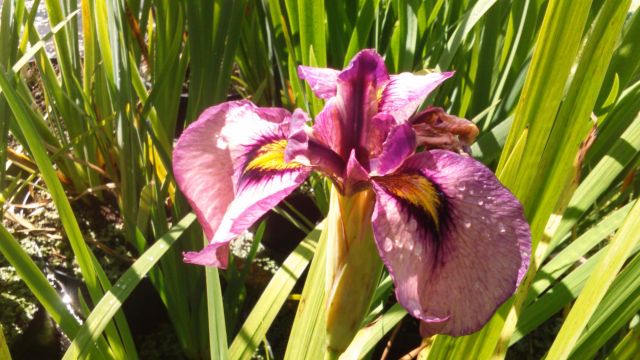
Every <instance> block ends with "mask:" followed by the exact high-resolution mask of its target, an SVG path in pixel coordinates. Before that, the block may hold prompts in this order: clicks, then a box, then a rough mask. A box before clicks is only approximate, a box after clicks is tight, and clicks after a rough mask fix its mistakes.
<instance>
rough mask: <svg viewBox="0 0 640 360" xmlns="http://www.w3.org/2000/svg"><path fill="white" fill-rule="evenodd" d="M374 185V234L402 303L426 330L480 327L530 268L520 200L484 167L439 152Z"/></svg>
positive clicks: (421, 156) (459, 330) (422, 156)
mask: <svg viewBox="0 0 640 360" xmlns="http://www.w3.org/2000/svg"><path fill="white" fill-rule="evenodd" d="M373 184H374V191H375V192H376V207H375V210H374V214H373V229H374V236H375V240H376V243H377V245H378V251H379V253H380V256H381V257H382V259H383V261H384V263H385V265H386V266H387V268H388V269H389V272H390V274H391V275H392V277H393V279H394V283H395V285H396V296H397V298H398V301H399V302H400V304H402V305H403V306H404V307H405V308H406V309H407V310H408V311H409V313H410V314H412V315H413V316H414V317H416V318H419V319H421V320H422V322H423V324H422V326H421V329H422V330H423V333H424V334H425V335H428V334H434V333H443V334H448V335H454V336H459V335H465V334H469V333H472V332H474V331H476V330H478V329H480V328H481V327H482V326H483V325H484V324H485V323H486V322H487V321H488V319H489V318H490V317H491V316H492V315H493V313H494V311H495V309H496V308H497V307H498V306H499V305H500V304H502V303H503V302H504V301H505V300H506V299H507V298H508V297H509V296H510V295H511V294H512V293H513V292H514V290H515V288H516V287H517V284H518V283H519V282H520V280H521V279H522V276H524V273H526V270H527V268H528V264H529V255H530V240H529V239H530V233H529V226H528V224H527V222H526V221H525V219H524V215H523V211H522V207H521V205H520V203H519V202H518V201H517V199H516V198H515V197H514V196H513V195H512V194H511V193H510V192H509V191H508V190H507V189H506V188H504V187H503V186H502V185H501V184H500V183H499V182H498V180H497V179H496V178H495V176H494V175H493V174H492V173H491V171H490V170H489V169H487V168H486V167H484V166H483V165H482V164H480V163H479V162H477V161H475V160H473V159H471V158H469V157H466V156H461V155H458V154H455V153H452V152H447V151H441V150H433V151H428V152H423V153H419V154H416V155H413V156H411V157H410V158H408V159H407V161H406V162H405V163H404V164H403V165H402V167H401V168H399V169H398V170H397V171H396V172H395V173H393V174H390V175H387V176H382V177H377V178H376V177H374V178H373Z"/></svg>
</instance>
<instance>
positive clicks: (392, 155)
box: [371, 123, 416, 175]
mask: <svg viewBox="0 0 640 360" xmlns="http://www.w3.org/2000/svg"><path fill="white" fill-rule="evenodd" d="M415 150H416V134H415V132H414V131H413V129H412V127H411V124H409V123H403V124H400V125H397V126H396V127H394V128H393V129H391V131H390V132H389V136H387V139H386V140H385V142H384V144H383V146H382V154H380V156H379V157H378V158H377V159H374V161H372V162H371V171H372V172H373V173H374V174H375V175H386V174H388V173H390V172H392V171H394V170H396V169H397V168H398V167H399V166H400V165H401V164H402V163H403V162H404V160H405V159H406V158H408V157H409V156H410V155H413V153H414V151H415Z"/></svg>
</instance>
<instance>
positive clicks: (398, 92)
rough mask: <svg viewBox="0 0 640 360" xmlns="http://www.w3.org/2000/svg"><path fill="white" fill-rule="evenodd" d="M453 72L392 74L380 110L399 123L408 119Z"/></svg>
mask: <svg viewBox="0 0 640 360" xmlns="http://www.w3.org/2000/svg"><path fill="white" fill-rule="evenodd" d="M451 76H453V72H444V73H431V74H427V75H414V74H411V73H406V72H405V73H401V74H398V75H392V76H391V81H389V83H388V84H387V85H386V86H385V88H384V90H383V91H382V98H381V99H380V112H383V113H388V114H391V115H392V116H393V117H394V118H395V119H396V121H397V122H398V123H402V122H404V121H407V120H408V119H409V117H411V115H413V113H414V112H416V110H417V109H418V107H419V106H420V104H422V102H423V101H424V100H425V99H426V98H427V96H428V95H429V94H430V93H431V92H432V91H433V90H435V88H437V87H438V86H439V85H440V84H441V83H442V82H443V81H445V80H447V79H448V78H450V77H451Z"/></svg>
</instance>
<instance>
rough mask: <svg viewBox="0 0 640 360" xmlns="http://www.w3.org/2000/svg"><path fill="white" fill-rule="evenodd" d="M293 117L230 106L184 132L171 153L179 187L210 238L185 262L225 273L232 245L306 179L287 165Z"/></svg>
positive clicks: (242, 103)
mask: <svg viewBox="0 0 640 360" xmlns="http://www.w3.org/2000/svg"><path fill="white" fill-rule="evenodd" d="M289 117H290V114H289V112H287V111H285V110H278V109H269V108H258V107H256V106H255V105H253V104H252V103H250V102H248V101H238V102H228V103H224V104H220V105H217V106H214V107H211V108H209V109H207V110H205V112H204V113H203V114H202V115H201V116H200V117H199V118H198V120H197V121H196V122H194V123H193V124H191V125H190V126H189V127H188V128H187V129H186V130H185V131H184V133H183V135H182V136H181V137H180V139H179V140H178V143H177V144H176V147H175V150H174V153H173V168H174V173H175V176H176V182H177V184H178V186H179V187H180V190H181V191H182V192H183V193H184V194H185V196H186V197H187V200H188V201H189V204H190V205H191V207H192V208H193V209H194V211H195V213H196V215H197V216H198V220H199V221H200V223H201V224H202V227H203V229H204V231H205V234H206V236H207V238H208V239H210V244H209V245H208V246H207V247H205V248H204V249H203V250H202V251H200V252H198V253H194V252H189V253H185V256H184V259H185V261H186V262H189V263H195V264H201V265H208V266H217V267H222V268H225V267H226V266H227V260H228V258H227V257H228V243H229V241H231V240H232V239H233V238H234V237H235V236H237V235H239V234H240V233H242V232H243V231H245V230H246V229H247V228H248V227H249V226H251V224H253V222H254V221H256V220H257V219H258V218H259V217H260V216H261V215H263V214H264V213H265V212H267V211H268V210H269V209H271V208H272V207H274V206H275V205H276V204H277V203H278V202H280V201H281V200H282V199H283V198H284V197H286V196H287V195H288V194H289V193H291V192H292V191H293V190H294V189H295V188H296V187H297V186H298V185H300V184H301V183H302V182H303V181H304V180H305V179H306V177H307V175H308V173H309V170H308V169H307V168H306V167H304V166H303V165H302V164H298V163H295V162H292V163H286V162H285V161H284V151H285V148H286V143H287V136H286V135H287V134H286V133H285V131H286V130H287V129H288V120H289ZM234 195H235V196H234Z"/></svg>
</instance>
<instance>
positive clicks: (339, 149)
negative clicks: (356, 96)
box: [313, 98, 348, 159]
mask: <svg viewBox="0 0 640 360" xmlns="http://www.w3.org/2000/svg"><path fill="white" fill-rule="evenodd" d="M336 102H337V100H336V99H335V98H333V99H330V100H329V101H327V102H326V104H325V105H324V108H323V109H322V111H320V113H319V114H318V115H317V116H316V119H315V122H314V124H313V137H314V138H315V139H317V140H318V141H319V142H321V143H323V144H324V145H326V146H327V147H328V148H330V149H331V150H333V151H334V152H335V153H336V154H338V155H340V156H342V158H343V159H346V158H347V157H346V155H347V152H348V149H346V148H344V145H345V144H343V141H342V123H341V118H340V112H339V111H338V108H337V107H336Z"/></svg>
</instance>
